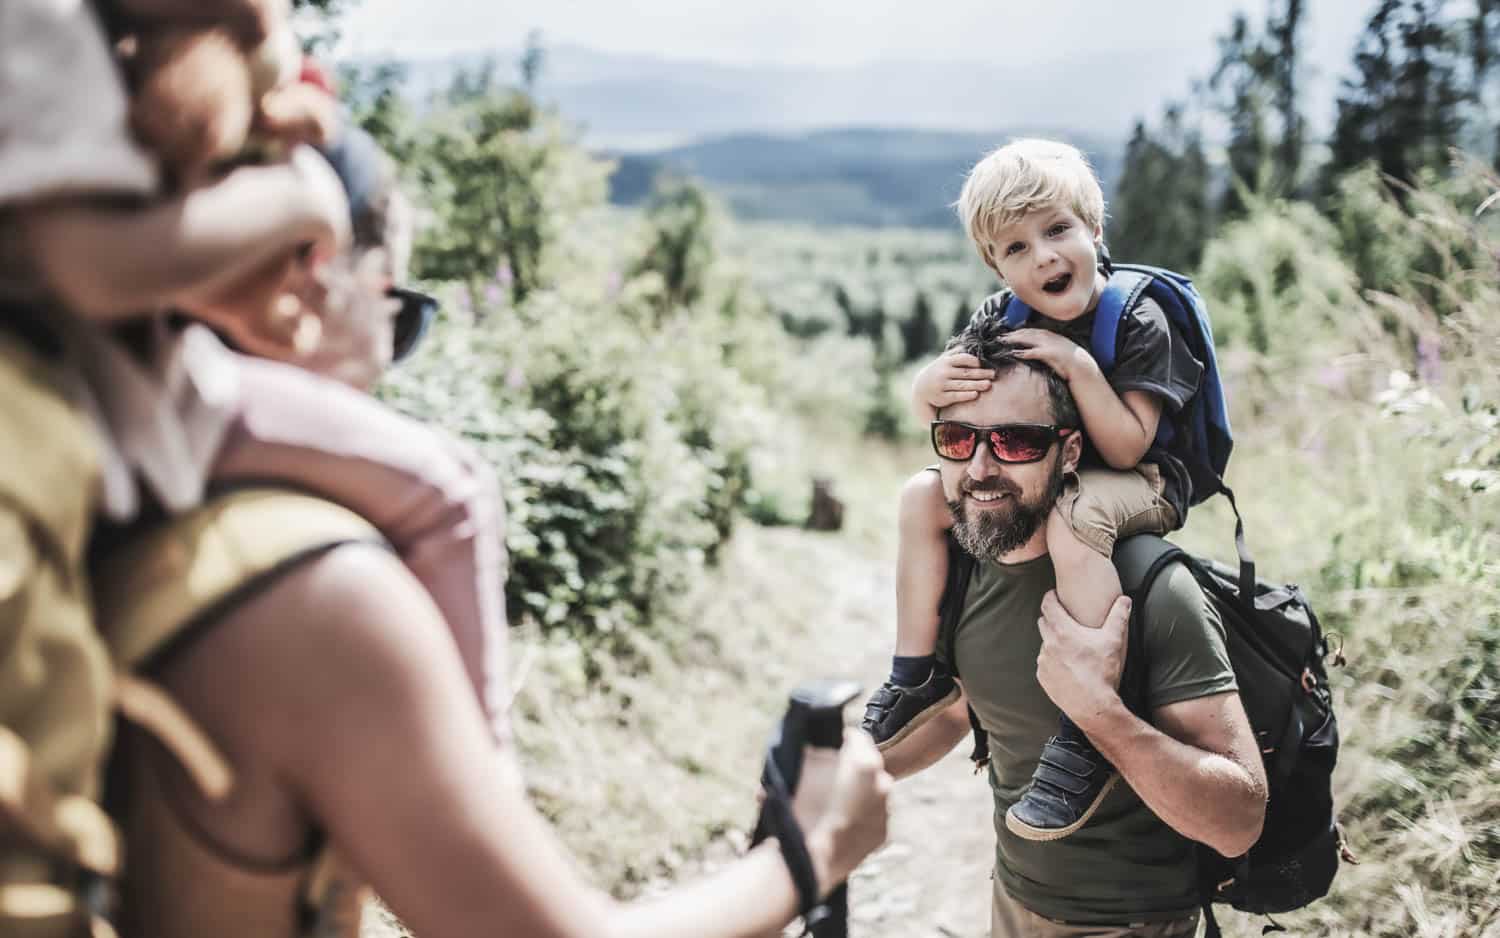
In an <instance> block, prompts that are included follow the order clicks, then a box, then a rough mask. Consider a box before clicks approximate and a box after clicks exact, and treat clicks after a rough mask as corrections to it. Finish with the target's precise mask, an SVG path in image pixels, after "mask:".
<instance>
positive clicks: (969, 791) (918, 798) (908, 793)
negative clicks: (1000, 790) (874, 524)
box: [842, 566, 995, 938]
mask: <svg viewBox="0 0 1500 938" xmlns="http://www.w3.org/2000/svg"><path fill="white" fill-rule="evenodd" d="M845 588H846V589H848V590H851V591H852V593H853V595H850V596H848V597H842V599H843V600H844V602H845V603H846V604H847V613H848V614H847V616H845V617H844V619H843V621H844V622H845V623H846V625H847V627H848V628H849V630H850V636H849V640H850V642H851V647H859V646H858V645H855V644H853V643H855V642H857V641H859V642H863V644H864V646H865V647H868V648H870V649H871V651H870V654H869V659H868V661H867V662H866V663H865V666H864V668H863V673H862V674H861V675H860V677H861V678H862V679H863V681H864V684H865V686H866V687H867V688H870V689H873V688H875V687H878V686H879V683H880V681H881V680H883V679H884V677H885V676H886V672H887V671H888V670H889V665H890V656H889V642H890V638H889V637H890V636H894V635H895V634H896V632H895V628H896V626H895V602H894V597H895V587H894V584H893V582H892V576H891V574H890V572H889V569H888V568H887V566H882V567H881V568H880V569H879V570H877V571H870V573H869V574H867V578H866V579H864V581H863V582H859V580H858V579H857V578H854V577H850V578H849V579H848V582H847V583H846V587H845ZM872 636H886V637H887V638H886V639H885V640H884V641H881V640H878V639H877V640H875V641H872V640H871V637H872ZM859 710H860V708H858V707H852V708H851V711H853V712H852V715H853V716H856V717H857V716H858V712H857V711H859ZM968 752H969V744H968V741H967V740H965V742H964V743H962V744H961V745H960V746H959V747H958V748H957V749H955V750H954V751H953V752H952V753H949V755H948V756H947V757H946V758H945V759H944V760H943V761H942V762H939V763H938V764H937V765H935V766H933V767H932V768H930V769H928V770H926V771H925V772H922V773H920V774H919V775H916V776H914V777H912V778H909V779H906V780H904V781H901V782H898V783H897V784H896V789H895V792H894V793H893V796H892V800H891V826H890V839H889V841H888V842H887V844H886V845H885V846H884V847H882V848H881V849H880V850H879V851H878V852H877V853H876V854H874V855H873V856H872V857H871V858H870V859H869V860H867V861H866V862H865V864H864V865H863V866H862V867H860V869H859V870H858V871H857V872H856V873H855V875H854V877H853V879H852V880H851V881H850V884H849V896H850V925H849V932H850V935H851V936H853V938H983V936H987V935H988V934H989V921H990V917H989V916H990V912H989V910H990V869H991V867H992V866H993V864H994V855H995V832H994V826H993V806H992V802H991V800H990V789H989V786H988V785H987V784H986V783H985V780H984V778H983V777H982V776H977V775H975V774H974V771H973V768H972V765H971V763H970V762H969V759H968Z"/></svg>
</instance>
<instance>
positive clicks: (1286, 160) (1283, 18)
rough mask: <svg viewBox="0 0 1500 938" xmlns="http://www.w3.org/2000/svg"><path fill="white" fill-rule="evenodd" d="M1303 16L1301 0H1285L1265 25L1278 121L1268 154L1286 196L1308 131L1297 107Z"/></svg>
mask: <svg viewBox="0 0 1500 938" xmlns="http://www.w3.org/2000/svg"><path fill="white" fill-rule="evenodd" d="M1302 15H1303V4H1302V0H1286V2H1285V5H1284V6H1283V7H1282V9H1281V15H1280V16H1274V15H1273V16H1272V17H1271V18H1270V20H1269V21H1268V23H1267V25H1266V33H1267V40H1268V48H1269V50H1270V61H1269V62H1268V63H1267V65H1268V67H1269V72H1270V81H1271V103H1272V106H1273V107H1274V108H1275V111H1276V115H1277V117H1278V118H1279V121H1280V124H1281V126H1280V127H1279V128H1278V131H1279V133H1278V136H1277V138H1276V143H1275V145H1274V146H1273V147H1272V151H1271V155H1272V159H1273V161H1274V163H1275V167H1274V168H1275V183H1276V187H1277V189H1278V190H1279V191H1280V192H1283V193H1286V194H1288V195H1295V194H1296V193H1297V191H1298V187H1299V186H1298V184H1299V181H1300V176H1301V170H1302V148H1303V145H1304V142H1305V138H1306V131H1307V122H1306V121H1305V120H1304V119H1303V117H1302V113H1301V111H1300V110H1299V109H1298V107H1297V87H1298V77H1299V76H1298V71H1299V69H1298V65H1297V63H1298V61H1299V59H1298V55H1297V51H1298V47H1297V40H1298V35H1297V32H1298V30H1299V29H1300V28H1301V26H1302Z"/></svg>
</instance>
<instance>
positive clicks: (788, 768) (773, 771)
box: [751, 681, 859, 938]
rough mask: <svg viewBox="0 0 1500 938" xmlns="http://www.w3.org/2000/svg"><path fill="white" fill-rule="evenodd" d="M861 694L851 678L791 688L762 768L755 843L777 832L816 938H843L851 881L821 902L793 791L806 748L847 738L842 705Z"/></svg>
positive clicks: (833, 745) (836, 743)
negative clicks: (763, 795) (762, 799)
mask: <svg viewBox="0 0 1500 938" xmlns="http://www.w3.org/2000/svg"><path fill="white" fill-rule="evenodd" d="M858 695H859V685H858V684H855V683H853V682H851V681H817V682H814V683H811V684H804V685H803V686H801V687H799V688H797V689H796V690H795V691H793V692H792V696H791V699H790V701H788V703H787V708H786V716H784V717H782V719H781V726H779V727H778V728H777V730H776V734H775V735H774V736H772V737H771V745H770V747H769V749H768V751H767V752H766V765H765V770H764V771H763V772H762V773H761V784H762V785H763V786H764V787H765V791H766V800H765V802H764V803H763V804H762V805H761V809H760V819H759V820H758V821H757V822H756V824H755V836H754V837H753V838H752V839H751V843H752V844H758V843H760V842H761V841H762V840H765V839H766V838H767V837H775V838H776V840H777V843H779V844H780V846H781V855H782V856H783V857H785V858H786V865H787V868H788V869H789V870H791V873H792V881H793V882H794V883H796V885H797V896H798V907H799V909H800V911H801V914H802V921H803V922H804V923H805V924H806V925H807V930H808V932H809V933H811V934H812V935H813V936H814V938H845V936H847V935H848V934H849V894H848V886H847V885H846V884H844V883H840V884H839V885H838V886H837V887H835V888H834V890H833V891H832V892H831V893H829V895H828V899H827V900H826V901H824V902H821V903H820V902H819V901H818V881H817V877H816V876H815V875H814V873H813V867H812V857H810V856H809V855H808V852H807V841H806V840H805V839H804V838H803V832H802V828H801V826H800V825H798V824H797V819H796V817H795V816H793V814H792V796H793V795H794V794H796V792H797V782H798V780H799V779H801V777H802V747H803V746H804V745H806V746H820V747H822V748H824V749H838V748H839V746H840V744H842V742H843V739H844V706H845V705H846V704H847V703H849V701H851V700H853V699H854V698H855V697H856V696H858Z"/></svg>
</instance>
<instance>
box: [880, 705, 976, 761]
mask: <svg viewBox="0 0 1500 938" xmlns="http://www.w3.org/2000/svg"><path fill="white" fill-rule="evenodd" d="M968 732H969V702H968V698H966V697H965V696H964V695H963V693H962V692H960V693H959V695H958V699H957V700H955V701H954V702H953V703H951V704H949V705H948V706H947V707H945V708H944V709H943V711H942V712H941V713H939V714H937V715H936V716H934V717H933V718H932V719H930V720H928V721H927V722H926V723H924V724H922V725H921V726H919V727H917V728H916V729H915V730H913V731H912V733H911V735H909V736H907V737H906V738H905V739H903V740H901V742H899V743H897V744H896V745H894V746H891V747H889V748H887V749H886V750H885V752H884V755H885V770H886V771H887V772H889V773H890V774H891V775H893V776H895V777H896V778H906V777H907V776H908V775H915V774H916V773H918V772H920V771H922V770H923V769H925V768H927V767H929V766H931V765H934V764H936V763H937V761H938V760H939V759H941V758H943V756H946V755H947V754H948V753H950V752H952V751H953V747H954V746H957V745H958V744H959V742H960V741H961V740H962V739H963V738H964V736H965V735H966V734H967V733H968Z"/></svg>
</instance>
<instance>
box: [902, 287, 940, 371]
mask: <svg viewBox="0 0 1500 938" xmlns="http://www.w3.org/2000/svg"><path fill="white" fill-rule="evenodd" d="M936 341H937V322H936V320H934V319H933V318H932V304H931V303H930V302H928V300H927V294H926V293H924V292H923V291H921V290H918V291H917V299H916V302H914V303H913V304H912V308H911V315H910V316H908V317H906V319H905V321H903V322H902V323H901V360H902V361H907V362H913V361H916V360H917V359H919V358H925V357H926V356H928V355H929V354H931V353H932V351H933V349H934V348H935V347H936V346H935V344H934V343H935V342H936Z"/></svg>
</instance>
